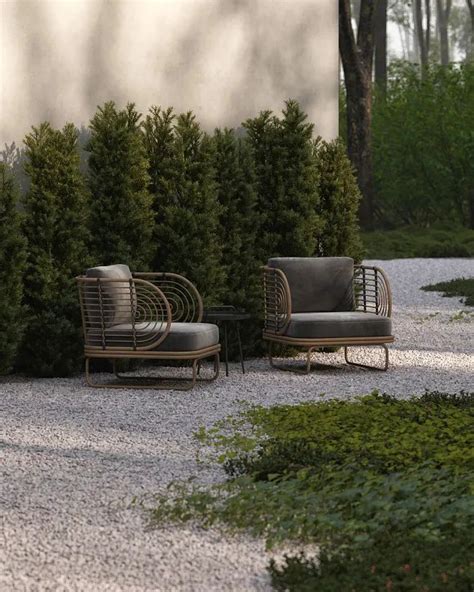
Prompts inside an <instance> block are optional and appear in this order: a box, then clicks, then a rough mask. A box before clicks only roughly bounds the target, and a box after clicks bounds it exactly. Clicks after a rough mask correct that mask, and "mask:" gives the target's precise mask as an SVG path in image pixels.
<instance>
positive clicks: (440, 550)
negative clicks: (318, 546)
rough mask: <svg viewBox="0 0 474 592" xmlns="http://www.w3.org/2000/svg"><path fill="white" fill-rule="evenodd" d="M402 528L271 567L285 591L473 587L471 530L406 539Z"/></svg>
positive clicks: (415, 591)
mask: <svg viewBox="0 0 474 592" xmlns="http://www.w3.org/2000/svg"><path fill="white" fill-rule="evenodd" d="M403 535H404V533H403V532H402V533H396V532H391V533H386V534H385V535H384V536H382V537H381V538H380V539H378V540H377V541H375V542H374V544H373V545H370V546H356V547H352V548H351V547H349V548H347V549H344V550H343V551H340V550H332V551H331V550H327V549H323V551H322V553H321V554H320V556H319V557H318V560H317V561H316V560H314V559H308V558H306V557H305V556H304V555H303V554H301V555H299V556H296V557H288V556H286V557H285V560H284V563H283V565H281V566H278V565H277V564H276V563H275V561H271V563H270V567H269V572H270V576H271V580H272V585H273V587H274V588H275V590H281V591H282V592H283V591H285V592H313V591H315V590H317V591H318V592H335V591H336V590H345V591H346V590H347V591H350V592H368V591H372V590H373V591H374V592H375V591H377V592H378V591H380V592H386V591H390V590H392V591H394V592H395V591H397V592H398V591H403V592H472V589H473V584H474V561H473V557H474V538H473V537H472V533H471V532H470V531H469V530H466V529H461V530H460V531H456V532H452V533H450V535H449V536H447V537H446V538H445V539H443V540H441V541H427V540H424V539H415V540H410V541H407V539H406V538H405V537H404V536H403Z"/></svg>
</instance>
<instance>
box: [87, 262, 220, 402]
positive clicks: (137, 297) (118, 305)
mask: <svg viewBox="0 0 474 592" xmlns="http://www.w3.org/2000/svg"><path fill="white" fill-rule="evenodd" d="M76 280H77V283H78V286H79V298H80V303H81V311H82V321H83V329H84V341H85V346H84V356H85V360H86V380H87V383H88V384H89V385H90V386H94V387H101V386H105V387H115V388H124V387H127V386H133V387H134V388H137V387H143V388H175V389H179V390H189V389H191V388H193V387H194V385H195V383H196V380H214V379H215V378H217V376H218V374H219V351H220V345H219V329H218V327H217V325H213V324H211V323H202V322H201V320H202V314H203V303H202V299H201V296H200V295H199V292H198V291H197V289H196V288H195V286H194V285H193V284H192V283H191V282H190V281H189V280H187V279H186V278H184V277H183V276H180V275H177V274H174V273H133V274H132V273H131V272H130V269H129V268H128V267H127V266H126V265H109V266H104V267H93V268H91V269H88V270H87V272H86V274H85V275H84V276H80V277H78V278H76ZM210 357H212V358H213V359H214V374H213V376H212V377H211V378H208V379H204V378H202V377H201V376H199V378H198V376H197V375H198V374H199V370H200V362H201V360H203V359H204V358H210ZM91 358H106V359H109V360H112V361H113V365H114V372H115V374H116V376H117V377H118V378H120V379H122V382H119V383H117V382H114V383H109V384H96V383H94V382H92V380H91V376H90V371H89V364H90V360H91ZM137 358H138V359H148V360H189V361H191V363H192V376H191V378H190V379H189V378H187V379H185V378H175V377H172V378H168V379H163V378H161V379H158V380H157V379H156V378H155V379H154V381H153V382H150V379H144V378H140V379H138V378H136V377H135V378H128V377H127V378H125V377H123V376H120V375H119V374H118V373H117V372H116V361H117V360H119V359H137Z"/></svg>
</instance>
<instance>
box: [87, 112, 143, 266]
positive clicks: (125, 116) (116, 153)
mask: <svg viewBox="0 0 474 592" xmlns="http://www.w3.org/2000/svg"><path fill="white" fill-rule="evenodd" d="M140 117H141V116H140V114H139V113H137V111H136V110H135V107H134V105H133V104H129V105H127V107H126V109H123V110H118V109H117V108H116V106H115V104H114V103H113V102H108V103H105V105H104V106H103V107H99V108H98V110H97V112H96V114H95V115H94V117H93V118H92V120H91V123H90V128H91V137H90V140H89V143H88V147H87V149H88V151H89V152H90V157H89V185H90V191H91V218H90V228H91V234H92V254H93V257H94V264H95V265H109V264H113V263H125V264H127V265H129V266H130V268H131V269H132V270H134V271H143V270H145V271H146V270H148V269H149V266H150V263H151V258H152V255H153V252H154V245H153V243H152V241H151V238H152V231H153V224H154V220H153V212H152V198H151V195H150V194H149V192H148V183H149V177H148V172H147V169H148V161H147V158H146V152H145V147H144V142H143V134H142V132H141V128H140V124H139V121H140Z"/></svg>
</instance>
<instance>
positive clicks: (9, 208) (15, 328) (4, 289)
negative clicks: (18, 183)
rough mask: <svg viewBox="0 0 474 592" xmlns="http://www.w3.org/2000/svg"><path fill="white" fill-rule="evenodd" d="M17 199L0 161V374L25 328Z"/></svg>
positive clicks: (10, 362)
mask: <svg viewBox="0 0 474 592" xmlns="http://www.w3.org/2000/svg"><path fill="white" fill-rule="evenodd" d="M17 200H18V196H17V191H16V187H15V185H14V182H13V178H12V176H11V174H10V171H9V168H8V167H7V165H5V164H4V163H1V162H0V374H6V373H7V372H9V371H10V370H11V368H12V367H13V364H14V361H15V357H16V353H17V349H18V346H19V344H20V341H21V337H22V333H23V329H24V313H25V311H24V310H23V307H22V304H21V302H22V296H23V273H24V268H25V262H26V241H25V238H24V237H23V235H22V232H21V218H20V214H19V212H18V208H17Z"/></svg>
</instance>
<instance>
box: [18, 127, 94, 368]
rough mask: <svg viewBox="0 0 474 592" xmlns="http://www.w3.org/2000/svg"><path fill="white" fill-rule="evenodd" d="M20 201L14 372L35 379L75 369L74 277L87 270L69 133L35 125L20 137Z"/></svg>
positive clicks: (78, 349) (72, 133)
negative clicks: (23, 245) (19, 322)
mask: <svg viewBox="0 0 474 592" xmlns="http://www.w3.org/2000/svg"><path fill="white" fill-rule="evenodd" d="M25 145H26V156H27V163H26V167H25V168H26V173H27V174H28V176H29V178H30V189H29V191H28V193H27V195H26V198H25V201H24V207H25V220H24V233H25V235H26V237H27V239H28V259H27V266H26V273H25V284H24V303H25V305H26V306H27V327H26V331H25V336H24V340H23V344H22V347H21V352H20V360H19V362H20V367H21V369H22V370H23V371H24V372H26V373H28V374H33V375H36V376H65V375H67V374H70V373H71V372H73V371H75V370H78V368H79V364H80V360H81V353H82V340H81V332H80V327H81V323H80V313H79V305H78V298H77V289H76V285H75V281H74V278H75V276H76V275H78V274H80V273H81V272H82V271H83V270H84V267H86V266H87V264H88V260H89V256H88V251H87V245H86V240H87V227H86V223H87V211H88V201H87V197H86V192H85V188H84V182H83V178H82V176H81V174H80V171H79V153H78V150H77V130H76V129H75V128H74V126H73V125H72V124H67V125H66V126H65V127H64V129H63V130H62V131H60V130H55V129H53V128H52V127H51V126H50V125H49V123H42V124H41V125H40V126H39V127H38V128H35V127H34V128H33V130H32V132H31V133H30V134H28V135H27V136H26V139H25Z"/></svg>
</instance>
